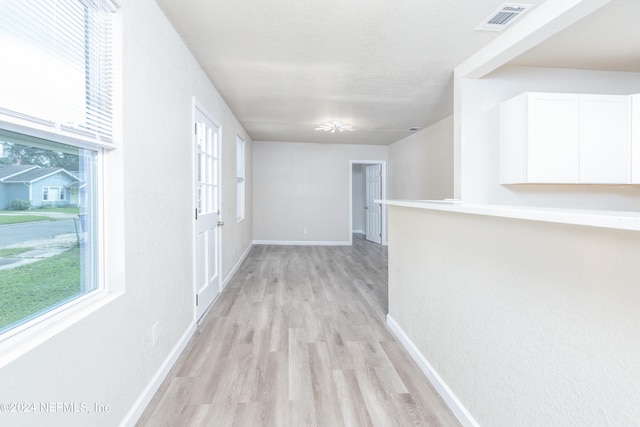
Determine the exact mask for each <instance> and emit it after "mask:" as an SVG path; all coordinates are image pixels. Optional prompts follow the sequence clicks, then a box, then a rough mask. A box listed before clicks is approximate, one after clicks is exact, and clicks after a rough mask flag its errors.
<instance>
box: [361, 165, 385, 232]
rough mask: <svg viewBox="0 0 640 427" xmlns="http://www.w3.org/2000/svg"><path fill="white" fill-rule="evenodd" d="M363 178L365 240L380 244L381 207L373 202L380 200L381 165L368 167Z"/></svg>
mask: <svg viewBox="0 0 640 427" xmlns="http://www.w3.org/2000/svg"><path fill="white" fill-rule="evenodd" d="M365 176H366V187H365V207H364V209H365V212H366V215H365V228H366V233H365V238H366V239H367V240H370V241H372V242H375V243H382V207H381V206H380V204H378V203H375V202H374V200H376V199H382V165H379V164H378V165H368V166H367V167H366V168H365Z"/></svg>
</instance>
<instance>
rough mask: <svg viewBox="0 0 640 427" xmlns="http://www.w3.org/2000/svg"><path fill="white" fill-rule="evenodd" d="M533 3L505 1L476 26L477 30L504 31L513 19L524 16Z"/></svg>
mask: <svg viewBox="0 0 640 427" xmlns="http://www.w3.org/2000/svg"><path fill="white" fill-rule="evenodd" d="M531 6H532V5H530V4H519V3H505V4H503V5H502V6H500V7H499V8H498V10H496V11H495V12H493V13H492V14H491V15H490V16H489V17H488V18H487V19H485V20H484V22H482V23H481V24H480V25H478V26H477V27H476V30H483V31H502V30H503V29H505V28H506V27H507V26H508V25H509V24H511V23H512V22H513V21H515V20H516V19H518V18H519V17H520V16H522V15H523V14H524V13H525V12H526V11H527V10H528V9H529V8H530V7H531Z"/></svg>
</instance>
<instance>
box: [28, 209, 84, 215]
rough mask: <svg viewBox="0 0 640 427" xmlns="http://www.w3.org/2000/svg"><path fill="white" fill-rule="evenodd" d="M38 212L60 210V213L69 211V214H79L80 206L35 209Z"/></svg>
mask: <svg viewBox="0 0 640 427" xmlns="http://www.w3.org/2000/svg"><path fill="white" fill-rule="evenodd" d="M34 210H37V211H38V212H59V213H68V214H79V213H80V208H42V209H40V208H38V209H34Z"/></svg>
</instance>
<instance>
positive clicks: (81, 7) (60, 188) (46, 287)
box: [0, 0, 115, 342]
mask: <svg viewBox="0 0 640 427" xmlns="http://www.w3.org/2000/svg"><path fill="white" fill-rule="evenodd" d="M114 12H115V6H114V4H113V3H112V2H111V1H109V0H0V52H1V53H2V63H1V65H0V342H2V341H3V340H5V339H7V338H9V337H12V336H15V335H16V334H19V333H20V332H22V331H24V330H26V329H28V328H30V327H31V326H33V325H35V324H40V322H43V321H45V320H49V319H52V320H51V321H52V322H53V321H55V319H56V315H57V314H58V313H62V312H63V311H65V310H67V309H68V308H69V307H71V306H72V305H73V304H75V303H76V302H79V301H82V300H86V298H84V297H85V296H86V297H87V298H89V296H88V294H90V293H93V292H94V291H97V290H99V289H101V288H102V286H103V285H102V282H101V277H103V275H102V273H101V271H100V269H101V268H102V267H101V265H103V264H104V262H100V260H101V259H102V255H101V254H102V252H103V246H104V245H103V243H102V242H101V240H100V233H99V230H100V229H101V228H102V224H101V222H102V220H103V218H102V215H101V212H102V211H103V210H102V209H103V208H104V207H100V209H99V204H100V203H99V200H103V198H102V197H101V193H102V191H103V188H104V187H103V179H102V176H103V175H102V174H99V173H98V171H99V170H102V171H105V162H104V157H105V156H106V155H107V154H106V153H107V152H108V150H107V149H108V148H113V136H114V131H113V129H114V123H113V104H114V103H113V61H112V58H113V54H112V39H113V34H112V19H113V15H114ZM47 325H48V324H47Z"/></svg>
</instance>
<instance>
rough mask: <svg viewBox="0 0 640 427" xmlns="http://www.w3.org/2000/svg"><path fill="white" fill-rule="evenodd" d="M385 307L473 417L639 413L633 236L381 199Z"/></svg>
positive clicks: (625, 421) (639, 323) (549, 419)
mask: <svg viewBox="0 0 640 427" xmlns="http://www.w3.org/2000/svg"><path fill="white" fill-rule="evenodd" d="M389 235H390V242H391V245H390V246H389V315H390V317H391V318H392V319H393V320H394V321H395V322H396V323H397V324H398V325H399V326H400V328H401V329H402V330H403V331H404V333H405V334H406V335H407V336H408V337H410V340H411V341H412V342H413V344H414V345H415V346H416V347H417V349H418V350H419V352H420V353H421V354H422V356H424V358H426V360H427V361H428V362H429V363H430V364H431V366H432V367H433V368H434V369H435V371H436V372H437V373H438V374H439V375H440V377H442V379H443V380H444V382H445V383H446V384H447V385H448V386H449V388H450V389H451V390H452V391H453V393H454V394H455V396H457V398H458V399H459V400H460V401H461V402H462V404H463V405H464V406H465V407H466V409H467V410H468V411H469V412H470V413H471V416H472V417H473V418H475V420H476V421H477V422H478V423H479V424H480V425H482V426H495V427H501V426H504V427H510V426H572V425H573V426H605V425H608V426H625V425H626V426H630V425H637V423H638V420H639V419H640V405H639V404H638V402H640V316H639V315H638V307H639V306H640V287H639V286H638V277H640V265H639V264H638V259H640V233H639V232H635V231H624V230H609V229H602V228H592V227H583V226H567V225H562V224H552V223H542V222H534V221H526V220H514V219H504V218H496V217H485V216H479V215H470V214H462V213H451V212H438V211H425V210H422V209H412V208H401V207H394V206H391V207H389Z"/></svg>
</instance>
